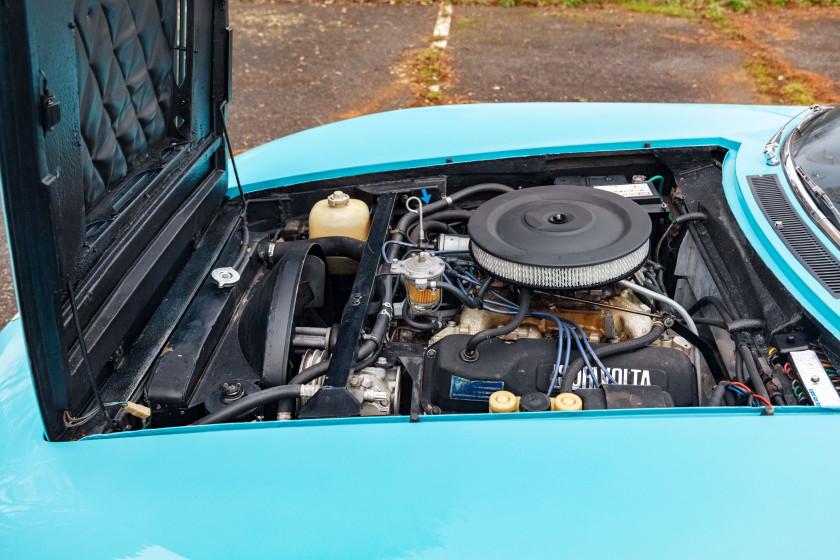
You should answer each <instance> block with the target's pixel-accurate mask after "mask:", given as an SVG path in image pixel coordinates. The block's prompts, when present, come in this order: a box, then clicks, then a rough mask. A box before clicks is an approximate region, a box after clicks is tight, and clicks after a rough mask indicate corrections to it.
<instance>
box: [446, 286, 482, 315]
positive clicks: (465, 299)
mask: <svg viewBox="0 0 840 560" xmlns="http://www.w3.org/2000/svg"><path fill="white" fill-rule="evenodd" d="M435 288H436V289H438V290H441V291H443V292H446V293H447V294H452V295H453V296H455V297H456V298H458V299H459V300H460V301H461V303H463V304H464V305H466V306H467V307H469V308H470V309H482V308H483V307H484V304H483V303H481V302H480V301H476V300H474V299H472V298H471V297H470V296H468V295H466V294H465V293H464V292H462V291H461V290H459V289H458V288H456V287H455V286H453V285H452V284H447V283H445V282H435Z"/></svg>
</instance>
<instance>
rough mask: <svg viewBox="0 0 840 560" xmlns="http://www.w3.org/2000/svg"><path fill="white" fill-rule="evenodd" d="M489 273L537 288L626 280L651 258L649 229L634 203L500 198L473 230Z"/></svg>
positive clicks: (553, 189) (599, 197) (561, 191)
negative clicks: (649, 254)
mask: <svg viewBox="0 0 840 560" xmlns="http://www.w3.org/2000/svg"><path fill="white" fill-rule="evenodd" d="M467 229H468V232H469V235H470V240H471V242H470V252H471V253H472V255H473V258H474V259H475V261H476V262H477V263H478V265H479V266H480V267H481V268H483V269H484V270H485V271H487V272H488V273H489V274H491V275H493V276H495V277H497V278H500V279H502V280H506V281H508V282H512V283H514V284H518V285H520V286H529V287H533V288H550V289H559V290H574V289H580V288H588V287H592V286H599V285H603V284H608V283H611V282H615V281H616V280H620V279H622V278H626V277H627V276H629V275H630V274H632V273H633V272H635V271H636V270H637V269H638V268H639V267H640V266H641V265H642V264H643V263H644V262H645V260H646V259H647V257H648V253H649V249H650V234H651V223H650V218H649V217H648V215H647V213H646V212H645V211H644V210H643V209H642V208H640V207H639V206H638V205H637V204H636V203H635V202H633V201H632V200H629V199H626V198H624V197H622V196H619V195H617V194H613V193H611V192H607V191H602V190H598V189H593V188H589V187H577V186H569V185H551V186H547V187H534V188H529V189H524V190H521V191H516V192H511V193H507V194H504V195H501V196H497V197H495V198H493V199H491V200H489V201H487V202H485V203H484V204H482V205H481V206H480V207H479V208H478V210H476V211H475V212H474V213H473V215H472V217H471V218H470V221H469V224H468V226H467Z"/></svg>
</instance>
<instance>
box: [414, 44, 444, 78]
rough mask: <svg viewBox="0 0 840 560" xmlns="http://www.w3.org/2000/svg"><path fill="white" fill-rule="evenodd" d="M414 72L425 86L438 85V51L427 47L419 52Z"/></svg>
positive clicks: (439, 63)
mask: <svg viewBox="0 0 840 560" xmlns="http://www.w3.org/2000/svg"><path fill="white" fill-rule="evenodd" d="M414 72H415V75H416V76H417V78H418V79H419V80H420V81H421V82H422V83H424V84H425V85H426V86H433V85H435V84H437V83H439V82H440V79H441V75H442V70H441V55H440V49H438V48H437V47H429V48H426V49H423V50H422V51H420V52H419V53H418V54H417V60H416V64H415V66H414Z"/></svg>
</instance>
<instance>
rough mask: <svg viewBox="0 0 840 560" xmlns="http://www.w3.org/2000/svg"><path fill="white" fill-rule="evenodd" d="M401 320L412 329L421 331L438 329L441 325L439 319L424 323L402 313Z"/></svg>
mask: <svg viewBox="0 0 840 560" xmlns="http://www.w3.org/2000/svg"><path fill="white" fill-rule="evenodd" d="M402 320H403V322H404V323H405V324H406V325H408V326H409V327H411V328H412V329H415V330H418V331H421V332H431V331H436V330H439V329H440V328H441V327H442V326H443V325H441V323H440V321H438V320H436V319H435V320H433V321H432V322H431V323H425V322H423V321H418V320H416V319H412V318H411V317H409V316H408V315H403V318H402Z"/></svg>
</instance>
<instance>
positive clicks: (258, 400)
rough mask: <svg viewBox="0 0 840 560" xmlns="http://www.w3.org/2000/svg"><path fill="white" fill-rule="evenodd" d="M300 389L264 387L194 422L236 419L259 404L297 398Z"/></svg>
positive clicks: (194, 423)
mask: <svg viewBox="0 0 840 560" xmlns="http://www.w3.org/2000/svg"><path fill="white" fill-rule="evenodd" d="M318 365H320V364H318ZM310 369H311V368H310ZM300 390H301V385H280V386H277V387H270V388H268V389H263V390H262V391H260V392H258V393H252V394H250V395H247V396H245V397H242V398H241V399H239V400H237V401H234V402H232V403H230V404H229V405H226V406H225V407H224V408H222V409H221V410H218V411H216V412H214V413H213V414H208V415H207V416H205V417H204V418H199V419H198V420H196V421H195V422H193V425H196V426H201V425H204V424H218V423H220V422H227V421H228V420H234V419H235V418H236V417H237V416H239V415H241V414H243V413H245V412H247V411H248V410H250V409H252V408H255V407H257V406H260V405H264V404H268V403H273V402H276V401H279V400H281V399H296V398H298V397H299V396H300Z"/></svg>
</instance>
